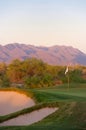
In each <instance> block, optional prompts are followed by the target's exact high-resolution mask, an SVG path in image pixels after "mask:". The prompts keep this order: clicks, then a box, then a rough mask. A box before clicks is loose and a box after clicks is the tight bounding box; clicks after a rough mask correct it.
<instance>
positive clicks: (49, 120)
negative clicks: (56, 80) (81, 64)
mask: <svg viewBox="0 0 86 130" xmlns="http://www.w3.org/2000/svg"><path fill="white" fill-rule="evenodd" d="M76 85H77V84H76ZM76 85H73V86H72V85H71V86H70V88H69V89H68V88H67V86H66V87H65V85H64V86H62V87H61V88H60V87H53V88H45V89H43V88H40V89H30V90H29V89H27V90H21V91H24V93H25V92H27V94H28V93H30V92H31V93H32V95H33V98H34V99H35V101H36V102H37V105H36V106H34V107H32V108H29V109H27V110H22V111H20V112H17V113H13V114H10V115H9V116H8V117H9V119H10V118H13V117H15V116H17V115H21V114H24V113H28V112H30V111H33V110H36V109H38V108H41V107H44V106H55V107H59V110H57V111H56V112H55V113H53V114H51V115H50V116H48V117H46V118H45V119H43V120H42V121H40V122H38V123H35V124H33V125H30V126H18V127H17V126H16V127H12V126H11V127H10V126H7V127H0V130H86V84H84V85H81V84H78V87H75V86H76ZM18 91H19V90H18ZM8 117H6V116H4V117H0V120H2V119H1V118H3V120H7V118H8Z"/></svg>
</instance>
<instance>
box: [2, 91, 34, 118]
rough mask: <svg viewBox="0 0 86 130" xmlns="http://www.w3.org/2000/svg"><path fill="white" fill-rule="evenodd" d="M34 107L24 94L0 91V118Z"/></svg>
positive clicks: (32, 102)
mask: <svg viewBox="0 0 86 130" xmlns="http://www.w3.org/2000/svg"><path fill="white" fill-rule="evenodd" d="M33 105H35V102H34V101H33V100H32V99H31V98H29V97H27V96H26V95H24V94H20V93H18V92H13V91H0V116H2V115H6V114H9V113H12V112H15V111H18V110H21V109H24V108H27V107H31V106H33Z"/></svg>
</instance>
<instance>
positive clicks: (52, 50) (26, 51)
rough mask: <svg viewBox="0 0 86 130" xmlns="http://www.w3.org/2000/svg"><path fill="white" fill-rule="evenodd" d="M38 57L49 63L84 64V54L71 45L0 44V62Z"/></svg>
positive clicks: (85, 62) (85, 61)
mask: <svg viewBox="0 0 86 130" xmlns="http://www.w3.org/2000/svg"><path fill="white" fill-rule="evenodd" d="M32 57H34V58H38V59H41V60H43V61H44V62H46V63H48V64H51V65H67V64H72V65H75V64H80V65H86V54H85V53H83V52H82V51H80V50H79V49H77V48H73V47H72V46H64V45H62V46H60V45H54V46H50V47H45V46H34V45H26V44H20V43H10V44H7V45H0V62H6V63H10V62H11V61H12V60H14V59H20V60H25V59H26V58H32Z"/></svg>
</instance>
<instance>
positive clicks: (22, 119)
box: [0, 107, 58, 126]
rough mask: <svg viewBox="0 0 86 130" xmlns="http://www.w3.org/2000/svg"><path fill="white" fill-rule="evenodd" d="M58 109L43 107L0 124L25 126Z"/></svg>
mask: <svg viewBox="0 0 86 130" xmlns="http://www.w3.org/2000/svg"><path fill="white" fill-rule="evenodd" d="M56 110H58V108H48V107H47V108H42V109H40V110H37V111H34V112H31V113H29V114H25V115H21V116H18V117H16V118H13V119H10V120H8V121H5V122H3V123H1V124H0V126H23V125H30V124H33V123H35V122H38V121H40V120H42V119H43V118H45V117H46V116H48V115H50V114H51V113H53V112H55V111H56Z"/></svg>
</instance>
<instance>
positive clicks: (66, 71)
mask: <svg viewBox="0 0 86 130" xmlns="http://www.w3.org/2000/svg"><path fill="white" fill-rule="evenodd" d="M67 73H68V66H67V68H66V70H65V75H66V74H67Z"/></svg>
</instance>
